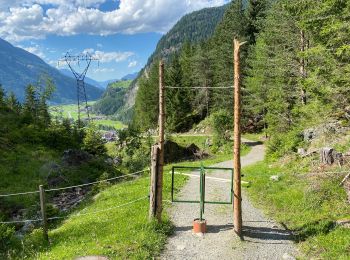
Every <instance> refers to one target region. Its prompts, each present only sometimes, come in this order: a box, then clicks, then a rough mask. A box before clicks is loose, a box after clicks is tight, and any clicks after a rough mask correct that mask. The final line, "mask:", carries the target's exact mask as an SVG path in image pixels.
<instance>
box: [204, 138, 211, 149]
mask: <svg viewBox="0 0 350 260" xmlns="http://www.w3.org/2000/svg"><path fill="white" fill-rule="evenodd" d="M212 145H213V142H212V140H211V139H210V138H207V139H206V140H205V146H208V147H210V146H212Z"/></svg>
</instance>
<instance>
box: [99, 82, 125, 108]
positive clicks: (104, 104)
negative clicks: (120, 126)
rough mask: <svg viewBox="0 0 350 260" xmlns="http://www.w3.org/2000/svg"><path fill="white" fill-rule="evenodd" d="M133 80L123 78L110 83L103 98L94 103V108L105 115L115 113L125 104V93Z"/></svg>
mask: <svg viewBox="0 0 350 260" xmlns="http://www.w3.org/2000/svg"><path fill="white" fill-rule="evenodd" d="M131 83H132V80H121V81H116V82H113V83H110V84H108V87H107V89H106V91H105V92H104V93H103V95H102V97H101V99H99V100H98V101H97V102H96V103H95V104H94V110H95V111H96V112H97V113H100V114H104V115H114V114H115V113H116V112H117V111H118V110H119V109H120V108H121V107H122V106H123V104H124V99H125V94H126V92H127V91H128V88H129V87H130V85H131Z"/></svg>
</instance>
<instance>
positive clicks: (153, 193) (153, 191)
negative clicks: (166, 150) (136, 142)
mask: <svg viewBox="0 0 350 260" xmlns="http://www.w3.org/2000/svg"><path fill="white" fill-rule="evenodd" d="M158 158H159V146H158V145H153V146H152V150H151V187H150V200H149V201H150V205H149V219H150V220H153V219H154V218H155V216H156V209H157V175H158Z"/></svg>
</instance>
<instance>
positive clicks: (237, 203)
mask: <svg viewBox="0 0 350 260" xmlns="http://www.w3.org/2000/svg"><path fill="white" fill-rule="evenodd" d="M243 44H244V43H240V42H239V41H238V40H237V39H234V147H233V163H234V198H233V213H234V220H233V224H234V231H235V232H236V233H237V234H238V235H239V236H241V235H242V196H241V155H240V152H241V127H240V125H241V89H240V88H241V86H240V47H241V46H242V45H243Z"/></svg>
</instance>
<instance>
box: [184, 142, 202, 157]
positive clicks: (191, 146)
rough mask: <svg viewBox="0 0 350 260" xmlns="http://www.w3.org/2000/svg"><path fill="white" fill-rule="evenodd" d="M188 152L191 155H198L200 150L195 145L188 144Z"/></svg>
mask: <svg viewBox="0 0 350 260" xmlns="http://www.w3.org/2000/svg"><path fill="white" fill-rule="evenodd" d="M186 149H187V150H188V151H190V152H191V153H193V154H195V153H198V152H200V150H201V149H200V148H199V147H198V146H197V145H195V144H193V143H192V144H190V145H189V146H187V148H186Z"/></svg>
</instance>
